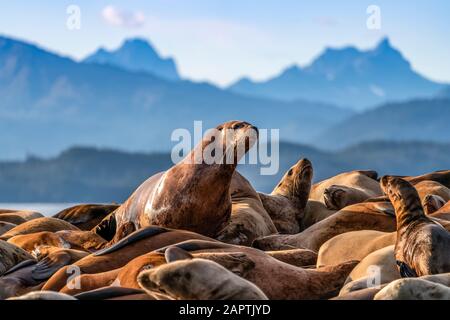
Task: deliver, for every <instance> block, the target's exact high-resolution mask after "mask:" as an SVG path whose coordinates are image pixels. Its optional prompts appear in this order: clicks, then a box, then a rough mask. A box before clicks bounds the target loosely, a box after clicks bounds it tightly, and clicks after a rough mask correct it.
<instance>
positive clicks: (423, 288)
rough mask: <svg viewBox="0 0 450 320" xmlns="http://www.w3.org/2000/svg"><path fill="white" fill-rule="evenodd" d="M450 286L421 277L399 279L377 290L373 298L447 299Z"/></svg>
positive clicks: (449, 297) (449, 294)
mask: <svg viewBox="0 0 450 320" xmlns="http://www.w3.org/2000/svg"><path fill="white" fill-rule="evenodd" d="M449 299H450V288H449V287H447V286H444V285H442V284H439V283H435V282H431V281H427V280H423V279H421V278H414V279H412V278H409V279H399V280H396V281H393V282H391V283H390V284H388V285H387V286H386V287H384V288H383V289H382V290H381V291H380V292H378V293H377V294H376V295H375V297H374V300H449Z"/></svg>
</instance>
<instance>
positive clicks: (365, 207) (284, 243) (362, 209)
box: [253, 202, 395, 252]
mask: <svg viewBox="0 0 450 320" xmlns="http://www.w3.org/2000/svg"><path fill="white" fill-rule="evenodd" d="M356 230H376V231H384V232H392V231H395V218H394V211H393V208H392V205H391V203H389V202H363V203H359V204H354V205H351V206H348V207H346V208H344V209H342V210H340V211H338V212H336V213H335V214H333V215H331V216H330V217H328V218H326V219H324V220H322V221H320V222H318V223H316V224H314V225H312V226H311V227H309V228H308V229H306V230H304V231H302V232H300V233H298V234H294V235H272V236H268V237H264V238H260V239H256V240H255V241H253V246H254V247H256V248H259V249H262V250H280V249H287V248H291V249H292V248H307V249H310V250H313V251H315V252H318V251H319V248H320V246H321V245H322V244H324V243H325V241H327V240H329V239H331V238H333V237H334V236H336V235H338V234H341V233H344V232H349V231H356Z"/></svg>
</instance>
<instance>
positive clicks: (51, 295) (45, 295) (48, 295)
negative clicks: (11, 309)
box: [8, 291, 77, 300]
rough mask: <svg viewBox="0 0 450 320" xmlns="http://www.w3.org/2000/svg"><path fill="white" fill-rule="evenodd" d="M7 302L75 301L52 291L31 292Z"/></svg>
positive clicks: (70, 297) (66, 295)
mask: <svg viewBox="0 0 450 320" xmlns="http://www.w3.org/2000/svg"><path fill="white" fill-rule="evenodd" d="M8 300H77V299H76V298H74V297H72V296H69V295H68V294H64V293H59V292H54V291H33V292H29V293H27V294H24V295H22V296H20V297H14V298H9V299H8Z"/></svg>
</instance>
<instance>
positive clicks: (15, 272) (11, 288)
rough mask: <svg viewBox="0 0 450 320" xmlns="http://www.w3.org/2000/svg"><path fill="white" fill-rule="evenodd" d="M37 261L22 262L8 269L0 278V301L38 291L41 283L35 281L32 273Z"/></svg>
mask: <svg viewBox="0 0 450 320" xmlns="http://www.w3.org/2000/svg"><path fill="white" fill-rule="evenodd" d="M36 263H37V261H36V260H34V259H32V260H23V261H22V262H20V263H18V264H16V265H15V266H14V267H12V268H10V269H9V270H8V272H6V273H5V274H3V275H2V276H1V277H0V299H7V298H10V297H16V296H20V295H22V294H25V293H28V292H31V291H34V290H40V289H41V286H42V281H40V280H35V279H33V277H32V272H33V270H34V268H35V266H36Z"/></svg>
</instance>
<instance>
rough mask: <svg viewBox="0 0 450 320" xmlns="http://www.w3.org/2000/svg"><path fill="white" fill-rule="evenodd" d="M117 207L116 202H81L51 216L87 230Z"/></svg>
mask: <svg viewBox="0 0 450 320" xmlns="http://www.w3.org/2000/svg"><path fill="white" fill-rule="evenodd" d="M118 207H119V205H116V204H110V205H103V204H81V205H77V206H73V207H70V208H67V209H64V210H62V211H61V212H59V213H57V214H55V215H54V216H53V217H54V218H58V219H61V220H64V221H67V222H70V223H71V224H73V225H74V226H76V227H78V228H79V229H80V230H83V231H88V230H91V229H92V228H94V227H95V226H96V225H98V224H99V223H100V222H101V221H102V220H103V219H104V218H105V217H106V216H107V215H109V214H110V213H111V212H113V211H114V210H116V209H117V208H118Z"/></svg>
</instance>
